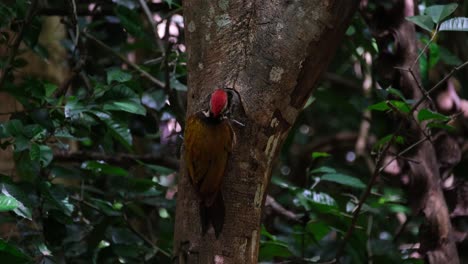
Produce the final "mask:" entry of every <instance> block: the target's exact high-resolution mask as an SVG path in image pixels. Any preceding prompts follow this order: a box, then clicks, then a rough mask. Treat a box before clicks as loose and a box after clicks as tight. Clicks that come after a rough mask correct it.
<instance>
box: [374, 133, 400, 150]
mask: <svg viewBox="0 0 468 264" xmlns="http://www.w3.org/2000/svg"><path fill="white" fill-rule="evenodd" d="M392 138H393V134H389V135H386V136H385V137H383V138H381V139H379V141H377V143H375V145H374V147H373V148H372V149H374V150H377V149H379V148H381V147H382V146H384V145H385V144H387V143H388V142H389V141H390V140H391V139H392ZM395 143H397V144H403V143H405V139H404V138H403V137H402V136H396V137H395Z"/></svg>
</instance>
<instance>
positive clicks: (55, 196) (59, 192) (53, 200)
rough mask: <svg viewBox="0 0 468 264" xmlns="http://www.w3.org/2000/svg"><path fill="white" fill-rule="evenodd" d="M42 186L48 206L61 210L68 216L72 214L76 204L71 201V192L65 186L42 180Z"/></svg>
mask: <svg viewBox="0 0 468 264" xmlns="http://www.w3.org/2000/svg"><path fill="white" fill-rule="evenodd" d="M40 188H41V191H42V194H43V196H44V198H45V200H46V202H47V203H46V208H47V207H50V208H53V209H56V210H59V211H60V212H62V213H63V214H64V215H66V216H71V215H72V212H73V210H74V205H73V204H72V203H70V198H69V197H68V196H69V194H68V192H67V191H66V190H65V189H64V188H63V186H60V185H53V184H50V183H48V182H42V183H41V186H40Z"/></svg>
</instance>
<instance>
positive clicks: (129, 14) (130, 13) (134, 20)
mask: <svg viewBox="0 0 468 264" xmlns="http://www.w3.org/2000/svg"><path fill="white" fill-rule="evenodd" d="M115 13H116V15H117V17H118V18H119V19H120V23H122V26H123V27H124V28H125V29H126V30H127V32H128V33H130V34H131V35H133V36H134V37H137V38H145V37H146V34H145V32H144V31H143V27H142V26H141V25H143V23H142V22H141V20H140V16H139V15H138V13H137V12H135V11H134V10H131V9H129V8H127V7H125V6H122V5H119V6H117V7H116V8H115Z"/></svg>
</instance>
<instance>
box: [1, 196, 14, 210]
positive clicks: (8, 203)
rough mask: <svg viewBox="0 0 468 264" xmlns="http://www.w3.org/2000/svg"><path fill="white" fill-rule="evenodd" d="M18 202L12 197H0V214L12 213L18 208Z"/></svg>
mask: <svg viewBox="0 0 468 264" xmlns="http://www.w3.org/2000/svg"><path fill="white" fill-rule="evenodd" d="M18 206H19V202H18V200H16V199H15V198H14V197H12V196H6V195H0V212H7V211H13V210H15V209H16V208H18Z"/></svg>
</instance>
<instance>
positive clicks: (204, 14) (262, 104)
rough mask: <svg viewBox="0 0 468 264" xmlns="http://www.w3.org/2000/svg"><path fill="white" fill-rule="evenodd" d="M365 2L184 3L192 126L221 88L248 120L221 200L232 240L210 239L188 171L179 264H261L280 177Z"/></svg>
mask: <svg viewBox="0 0 468 264" xmlns="http://www.w3.org/2000/svg"><path fill="white" fill-rule="evenodd" d="M358 2H359V1H357V0H351V1H350V0H328V1H323V0H302V1H291V0H272V1H260V0H257V1H255V0H219V1H209V0H185V1H184V15H185V31H186V32H185V36H186V44H187V51H188V56H189V58H188V70H189V78H188V84H189V92H188V107H187V109H188V111H187V116H189V115H191V114H192V113H194V112H196V111H199V110H201V109H203V108H205V107H206V106H204V105H202V103H203V101H205V98H206V97H207V96H208V94H210V92H211V91H213V90H214V89H215V88H217V87H223V86H227V87H231V88H234V89H235V90H237V91H238V92H239V94H240V97H241V102H242V109H243V111H238V114H237V115H236V116H235V118H236V119H239V120H240V121H241V122H243V123H244V124H245V127H237V126H235V125H234V130H235V132H236V137H237V144H236V146H235V147H234V152H233V154H232V156H231V158H230V163H229V167H228V170H227V173H226V175H225V178H224V182H223V187H222V192H223V196H224V200H225V204H226V218H225V224H224V229H223V232H222V233H221V236H220V237H219V238H218V239H216V238H215V235H214V232H213V231H212V230H210V231H208V233H207V234H206V235H205V236H204V237H202V236H201V224H200V221H199V216H198V215H199V214H198V208H199V206H198V205H199V199H198V198H197V196H196V194H195V192H194V190H193V187H192V186H191V184H190V182H189V180H188V177H187V176H186V170H185V166H184V164H183V161H182V163H181V165H182V166H181V170H180V175H181V177H180V180H179V186H178V198H177V210H176V225H175V235H174V256H175V258H176V259H177V261H178V263H256V262H257V255H258V245H259V238H260V221H261V214H262V207H263V204H264V200H265V197H266V189H267V186H268V183H269V180H270V175H271V169H272V165H273V162H274V161H275V159H276V157H277V155H278V151H279V149H280V147H281V145H282V143H283V141H284V139H285V137H286V135H287V133H288V131H289V129H290V127H291V125H292V124H293V123H294V122H295V120H296V117H297V115H298V114H299V112H300V111H301V110H302V108H303V106H304V104H305V102H306V101H307V99H308V98H309V96H310V94H311V92H312V89H313V87H314V85H315V84H316V82H317V80H318V78H319V76H320V74H321V73H322V72H323V71H324V70H325V69H326V67H327V65H328V63H329V62H330V60H331V58H332V56H333V54H334V52H335V49H336V47H337V45H338V44H339V43H340V41H341V39H342V37H343V35H344V32H345V30H346V28H347V27H348V25H349V21H350V18H351V16H352V14H353V13H354V11H355V9H356V7H357V5H358Z"/></svg>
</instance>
